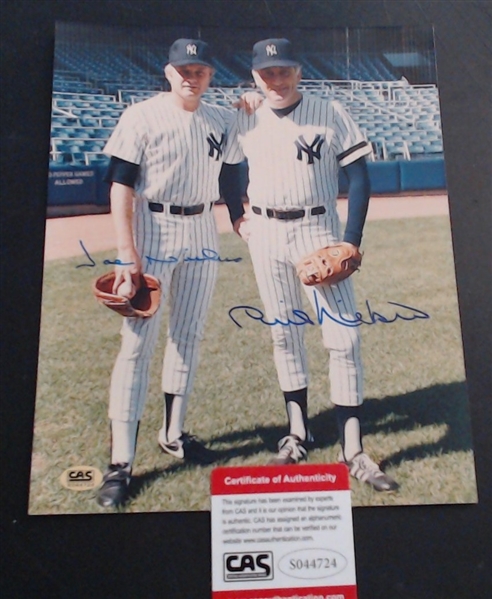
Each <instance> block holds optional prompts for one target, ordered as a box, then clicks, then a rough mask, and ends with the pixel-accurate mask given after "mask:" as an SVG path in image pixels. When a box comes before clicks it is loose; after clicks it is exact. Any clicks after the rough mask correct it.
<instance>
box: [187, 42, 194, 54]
mask: <svg viewBox="0 0 492 599" xmlns="http://www.w3.org/2000/svg"><path fill="white" fill-rule="evenodd" d="M186 54H188V55H190V56H196V44H188V45H187V46H186Z"/></svg>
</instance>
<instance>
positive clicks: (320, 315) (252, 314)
mask: <svg viewBox="0 0 492 599" xmlns="http://www.w3.org/2000/svg"><path fill="white" fill-rule="evenodd" d="M314 299H315V308H316V319H317V321H318V324H323V322H324V320H325V318H328V319H330V320H332V321H333V322H336V323H337V324H340V325H342V326H344V327H360V326H361V325H363V324H367V325H373V324H377V323H378V322H379V323H382V324H391V323H392V322H396V321H397V320H404V321H411V320H418V319H422V320H427V319H428V318H430V315H429V314H427V313H426V312H423V311H422V310H418V309H417V308H412V307H411V306H407V305H405V304H400V303H398V302H387V303H388V304H390V305H392V306H397V307H398V308H403V309H404V310H409V314H408V315H405V314H400V313H399V312H395V314H394V315H393V316H391V317H387V316H384V315H383V314H380V313H379V312H376V311H375V310H373V309H372V308H371V305H370V303H369V300H366V302H365V304H366V308H367V313H368V318H364V317H363V315H362V313H361V312H356V313H355V314H354V318H346V317H345V316H343V315H342V314H340V313H338V314H336V315H334V314H330V313H329V312H327V311H326V309H325V308H324V307H323V306H320V305H319V301H318V294H317V293H316V290H315V291H314ZM236 310H238V311H244V314H246V316H247V317H248V318H251V319H252V320H257V321H258V322H261V323H262V324H265V325H267V326H269V327H273V326H276V325H279V326H282V327H287V326H289V325H293V326H303V325H306V324H310V325H315V324H316V323H315V322H314V321H313V320H312V319H311V318H310V316H309V315H308V314H306V312H304V311H303V310H298V309H294V310H292V317H288V318H287V320H279V319H278V318H276V319H275V320H274V321H268V320H266V318H265V314H264V313H263V312H262V311H261V310H259V309H258V308H255V307H253V306H234V307H233V308H231V309H230V310H229V318H230V319H231V320H232V321H233V322H234V324H235V325H236V326H238V327H239V328H240V329H242V328H243V326H242V325H241V324H240V323H239V322H238V321H237V319H236V318H235V316H233V313H234V312H236Z"/></svg>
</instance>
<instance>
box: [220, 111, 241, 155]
mask: <svg viewBox="0 0 492 599" xmlns="http://www.w3.org/2000/svg"><path fill="white" fill-rule="evenodd" d="M239 115H240V113H239V111H237V112H236V113H232V114H231V116H230V117H229V122H228V124H227V143H226V148H225V152H224V162H226V163H227V164H238V163H239V162H243V160H244V159H245V156H244V154H243V151H242V148H241V145H240V143H239Z"/></svg>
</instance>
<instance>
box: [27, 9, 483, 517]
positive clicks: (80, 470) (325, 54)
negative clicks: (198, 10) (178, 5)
mask: <svg viewBox="0 0 492 599" xmlns="http://www.w3.org/2000/svg"><path fill="white" fill-rule="evenodd" d="M445 145H446V139H445V138H444V139H443V134H442V129H441V106H440V98H439V85H438V68H437V66H436V53H435V39H434V31H433V29H432V27H422V28H414V27H359V28H351V27H343V28H342V27H339V28H333V29H329V28H326V27H323V28H303V27H297V28H290V29H289V28H275V27H270V28H259V27H258V28H247V27H245V28H230V27H229V28H227V29H226V28H220V27H216V28H212V27H201V28H198V27H193V26H183V27H159V28H152V29H149V28H145V29H140V28H137V27H118V26H108V25H95V24H82V23H76V22H62V21H59V22H57V24H56V31H55V45H54V61H53V87H52V106H51V134H50V153H49V164H48V165H47V189H48V199H47V209H46V225H45V245H44V252H45V253H44V270H43V289H42V302H41V325H40V338H39V358H38V371H37V388H36V399H35V414H34V436H33V446H32V459H31V475H30V484H29V508H28V512H29V514H30V515H39V516H41V515H65V514H67V515H68V514H102V513H113V512H118V513H148V512H181V511H185V512H186V511H206V510H209V509H210V474H211V472H212V470H213V468H214V467H219V466H241V465H248V466H251V465H267V464H270V465H278V466H281V467H284V466H285V467H286V468H288V467H289V465H291V464H298V463H299V464H302V463H326V464H335V463H343V464H345V465H346V466H347V467H348V469H349V472H350V475H351V476H350V481H351V498H352V505H353V506H357V507H363V506H403V505H406V506H408V505H442V504H475V503H477V488H476V479H475V464H474V451H473V440H472V434H471V424H470V413H469V403H468V388H467V380H466V375H465V365H464V357H463V343H462V331H461V323H460V312H459V307H458V289H457V283H456V278H455V257H454V253H453V244H452V221H451V219H450V212H449V202H448V194H447V182H446V162H445V151H444V149H445Z"/></svg>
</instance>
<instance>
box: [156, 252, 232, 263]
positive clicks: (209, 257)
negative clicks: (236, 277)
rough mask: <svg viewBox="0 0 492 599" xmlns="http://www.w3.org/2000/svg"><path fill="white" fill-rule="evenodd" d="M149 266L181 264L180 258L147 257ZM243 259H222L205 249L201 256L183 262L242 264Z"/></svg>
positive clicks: (191, 257) (189, 257)
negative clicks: (153, 264)
mask: <svg viewBox="0 0 492 599" xmlns="http://www.w3.org/2000/svg"><path fill="white" fill-rule="evenodd" d="M187 251H188V249H187V248H184V249H183V250H181V254H185V253H186V252H187ZM145 257H146V258H147V262H148V264H152V262H159V263H160V264H173V263H176V262H179V259H180V257H179V255H178V256H169V257H168V258H153V257H152V256H145ZM241 261H242V258H221V257H220V256H219V254H218V253H217V252H216V251H215V250H210V249H208V248H203V249H202V252H201V256H186V258H183V262H241Z"/></svg>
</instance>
